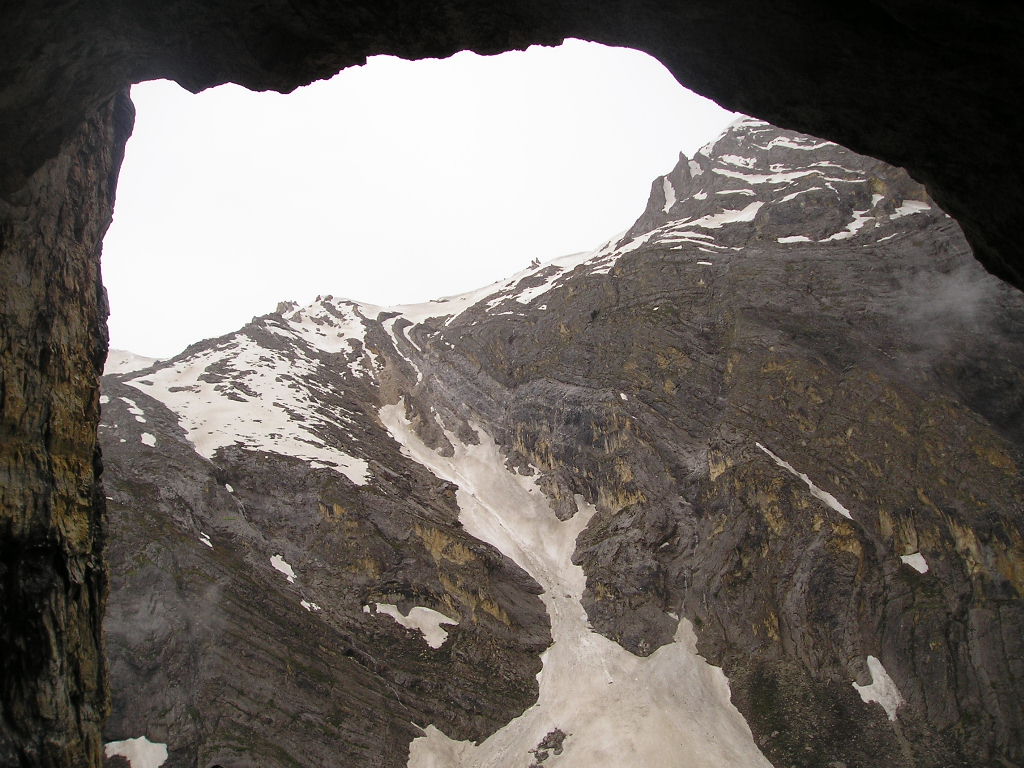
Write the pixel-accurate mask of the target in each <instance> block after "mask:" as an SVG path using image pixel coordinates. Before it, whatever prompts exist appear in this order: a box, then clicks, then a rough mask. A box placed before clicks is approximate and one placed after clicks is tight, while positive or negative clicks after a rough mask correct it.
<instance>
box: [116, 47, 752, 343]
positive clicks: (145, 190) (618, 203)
mask: <svg viewBox="0 0 1024 768" xmlns="http://www.w3.org/2000/svg"><path fill="white" fill-rule="evenodd" d="M133 100H134V101H135V103H136V109H137V117H136V125H135V130H134V134H133V137H132V138H131V139H130V140H129V142H128V146H127V150H126V157H125V162H124V165H123V166H122V170H121V177H120V181H119V185H118V196H117V202H116V206H115V213H114V222H113V225H112V226H111V228H110V230H109V231H108V233H107V236H106V238H105V241H104V254H103V270H104V282H105V284H106V286H107V290H108V294H109V300H110V304H111V317H110V320H109V328H110V334H111V344H110V346H111V348H112V349H115V350H131V351H132V352H134V353H136V354H139V355H142V356H146V357H159V358H164V357H169V356H171V355H173V354H175V353H177V352H178V351H180V350H181V349H183V348H184V347H185V346H187V345H188V344H190V343H193V342H195V341H198V340H200V339H203V338H209V337H211V336H216V335H219V334H223V333H227V332H230V331H233V330H234V329H236V328H238V327H240V326H241V325H243V324H244V323H245V322H246V321H247V320H248V319H249V318H250V317H253V316H258V315H262V314H265V313H267V312H271V311H273V310H274V308H275V306H277V304H278V303H279V302H282V301H285V300H295V301H297V302H298V303H299V304H300V305H304V304H308V303H309V302H310V301H312V300H313V298H314V297H315V296H316V295H318V294H325V295H326V294H332V295H335V296H342V297H345V298H350V299H354V300H357V301H361V302H368V303H371V304H376V305H379V306H391V305H397V304H409V303H416V302H423V301H427V300H430V299H434V298H438V297H441V296H447V295H452V294H457V293H461V292H463V291H468V290H474V289H477V288H479V287H481V286H484V285H487V284H489V283H491V282H494V281H496V280H499V279H503V278H505V277H506V276H508V275H510V274H512V273H514V272H517V271H518V270H520V269H522V268H523V267H525V266H526V265H527V264H528V263H529V262H530V261H531V260H533V259H539V260H540V261H542V262H543V261H548V260H550V259H553V258H556V257H559V256H564V255H566V254H569V253H575V252H580V251H587V250H591V249H593V248H596V247H598V246H599V245H601V244H602V243H603V242H604V241H606V240H607V239H608V238H611V237H613V236H615V235H616V234H617V233H618V232H620V231H622V230H624V229H625V228H627V227H628V226H630V225H631V224H632V223H633V221H634V220H635V219H636V217H637V216H638V215H639V214H640V213H641V211H642V208H643V205H644V202H645V200H646V198H647V195H648V191H649V187H650V183H651V180H652V179H654V178H655V177H656V176H658V175H660V174H663V173H665V172H667V171H668V170H669V169H670V168H671V167H672V166H673V165H674V163H675V162H676V159H677V156H678V153H679V152H681V151H682V152H685V153H686V154H687V155H690V156H692V155H693V153H694V152H695V151H696V150H697V149H698V148H699V147H700V146H702V145H703V144H704V143H706V142H707V141H709V140H711V139H713V138H714V137H715V136H717V135H718V134H719V133H720V132H721V130H722V129H723V128H724V127H725V126H726V125H727V124H728V123H729V122H730V121H732V120H733V119H734V118H735V114H734V113H732V112H729V111H727V110H725V109H722V108H721V107H719V106H718V105H716V104H715V103H714V102H712V101H710V100H708V99H706V98H704V97H702V96H698V95H696V94H694V93H693V92H691V91H688V90H687V89H685V88H683V87H682V86H681V85H679V83H678V82H677V81H676V80H675V78H674V77H673V76H672V75H671V74H670V73H669V72H668V71H667V70H666V69H665V67H664V66H663V65H662V64H660V63H659V62H658V61H657V60H655V59H653V58H652V57H650V56H648V55H647V54H644V53H641V52H639V51H636V50H632V49H627V48H613V47H608V46H603V45H599V44H596V43H586V42H583V41H579V40H569V41H567V42H565V43H564V44H562V45H561V46H558V47H555V48H550V47H539V46H533V47H531V48H529V49H528V50H526V51H516V52H508V53H504V54H500V55H497V56H488V57H484V56H479V55H476V54H472V53H469V52H463V53H460V54H457V55H455V56H453V57H450V58H448V59H428V60H419V61H405V60H401V59H396V58H393V57H372V58H371V59H370V60H369V61H368V63H367V64H366V65H365V66H362V67H354V68H349V69H347V70H343V71H342V72H341V73H339V74H338V75H337V76H335V77H334V78H331V79H330V80H326V81H319V82H317V83H314V84H312V85H310V86H307V87H304V88H300V89H298V90H296V91H294V92H293V93H291V94H288V95H282V94H277V93H272V92H265V93H257V92H252V91H248V90H245V89H243V88H241V87H239V86H234V85H226V86H220V87H218V88H214V89H211V90H208V91H205V92H203V93H200V94H198V95H192V94H190V93H188V92H187V91H185V90H184V89H182V88H180V87H179V86H177V85H175V84H174V83H171V82H169V81H156V82H149V83H143V84H140V85H137V86H135V87H134V88H133ZM182 307H188V311H187V312H183V311H181V308H182ZM169 318H173V319H174V322H171V323H169V322H167V320H168V319H169Z"/></svg>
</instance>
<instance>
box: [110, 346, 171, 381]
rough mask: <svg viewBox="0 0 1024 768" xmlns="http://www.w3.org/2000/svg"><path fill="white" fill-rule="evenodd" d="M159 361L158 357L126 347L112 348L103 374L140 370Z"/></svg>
mask: <svg viewBox="0 0 1024 768" xmlns="http://www.w3.org/2000/svg"><path fill="white" fill-rule="evenodd" d="M158 362H160V359H159V358H157V357H144V356H142V355H136V354H135V353H134V352H128V351H127V350H124V349H112V350H110V351H109V352H107V361H106V362H105V363H104V364H103V375H104V376H107V375H110V374H114V373H131V372H132V371H140V370H142V369H143V368H149V366H151V365H152V364H153V363H158Z"/></svg>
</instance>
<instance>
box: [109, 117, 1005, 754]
mask: <svg viewBox="0 0 1024 768" xmlns="http://www.w3.org/2000/svg"><path fill="white" fill-rule="evenodd" d="M529 259H530V254H524V262H526V261H529ZM1022 331H1024V301H1022V300H1021V298H1020V295H1019V294H1018V293H1015V292H1013V291H1012V290H1011V289H1008V288H1006V287H1005V286H1003V285H1002V284H1000V283H998V282H997V281H995V280H994V279H992V278H990V277H988V276H987V275H986V274H985V273H984V272H982V271H981V270H980V268H978V267H977V266H976V264H975V263H974V262H973V261H972V259H971V258H970V254H969V250H968V248H967V246H966V243H965V241H964V240H963V237H962V235H961V234H960V231H959V229H958V228H957V227H956V225H955V224H954V223H953V222H952V220H950V219H949V218H948V217H947V216H945V215H944V214H943V213H941V212H940V211H939V210H938V209H937V208H936V207H935V206H934V204H933V203H932V202H931V200H930V199H929V198H928V197H927V195H926V194H925V192H924V190H923V189H922V188H921V187H920V186H918V185H917V184H915V183H913V182H912V181H911V180H910V179H909V178H908V177H907V176H906V175H905V174H904V173H903V172H902V171H899V170H897V169H894V168H892V167H889V166H886V165H884V164H883V163H880V162H878V161H874V160H870V159H868V158H864V157H861V156H858V155H856V154H854V153H852V152H850V151H848V150H845V149H842V148H840V147H838V146H836V145H834V144H831V143H828V142H824V141H820V140H817V139H813V138H811V137H808V136H805V135H801V134H796V133H791V132H786V131H781V130H779V129H776V128H773V127H771V126H769V125H767V124H765V123H761V122H758V121H754V120H748V119H745V120H742V121H739V122H738V123H737V124H735V125H734V126H733V127H732V128H731V129H730V130H728V131H727V132H726V133H725V134H724V135H723V136H722V137H721V138H719V139H718V140H717V141H716V142H713V143H712V144H711V145H709V146H708V147H707V148H705V149H704V150H702V151H701V152H700V153H698V154H697V156H696V157H695V158H693V159H692V160H691V159H687V158H680V162H679V164H678V165H677V166H676V168H674V169H673V170H672V171H671V172H670V173H669V174H667V175H666V176H665V177H663V178H660V179H658V180H656V181H655V183H654V185H653V187H652V193H651V197H650V200H649V202H648V205H647V209H646V211H645V212H644V213H643V215H642V216H641V218H640V219H639V220H638V221H637V223H636V225H634V227H632V228H631V229H630V230H629V232H627V233H625V234H624V235H623V236H622V237H621V238H619V239H617V240H614V241H612V242H610V243H608V244H607V245H606V246H604V247H602V248H601V249H599V250H597V251H595V252H593V253H587V254H577V255H573V256H569V257H565V258H563V259H559V260H556V261H555V262H552V263H550V264H547V265H541V266H539V267H535V268H530V269H527V270H525V271H524V272H522V273H519V274H518V275H515V276H513V277H512V278H510V279H509V280H507V281H504V282H502V283H498V284H495V285H493V286H489V287H487V288H485V289H482V290H480V291H478V292H475V293H472V294H467V295H464V296H458V297H450V298H447V299H441V300H438V301H435V302H430V303H427V304H424V305H418V306H414V307H394V308H381V307H373V306H369V305H366V304H360V303H357V302H353V301H347V300H341V299H335V298H333V297H330V296H328V297H326V298H321V299H319V300H318V301H317V302H315V303H314V304H313V305H311V306H309V307H303V308H299V307H297V306H295V305H291V304H284V305H281V306H280V307H279V308H278V310H277V311H276V312H274V313H271V314H269V315H265V316H263V317H259V318H254V320H253V321H252V322H251V323H250V324H249V325H247V326H246V327H244V328H243V329H241V330H239V331H238V332H237V333H234V334H230V335H228V336H225V337H222V338H219V339H213V340H209V341H205V342H201V343H199V344H196V345H194V346H193V347H190V348H189V349H187V350H186V351H185V352H183V353H182V354H181V355H179V356H177V357H176V358H174V359H172V360H169V361H166V362H159V363H156V364H154V365H152V366H150V367H148V368H145V369H142V370H135V371H128V372H122V373H114V374H111V375H108V376H106V377H105V378H104V383H103V391H104V405H103V414H102V424H101V429H100V439H101V443H102V445H103V450H104V456H105V459H106V464H107V475H106V486H107V495H108V499H107V505H108V509H109V516H110V541H109V547H108V551H109V557H110V565H111V585H112V595H111V599H110V610H109V613H108V617H107V620H106V633H107V646H108V651H109V656H110V666H111V671H112V689H113V700H114V712H113V715H112V717H111V719H110V721H109V722H108V725H107V731H106V740H107V741H108V742H109V744H108V747H107V753H108V755H109V756H110V761H111V764H113V763H115V762H117V761H120V760H122V759H123V758H122V757H119V756H118V755H121V756H134V760H136V761H138V760H140V759H141V758H140V755H141V754H143V753H145V754H149V755H152V756H153V760H152V762H153V764H158V763H160V761H163V762H162V764H163V765H166V766H186V765H188V766H191V765H200V766H214V765H221V766H249V765H259V766H290V765H304V766H313V765H335V764H346V765H366V766H400V765H407V764H408V765H412V766H432V765H449V766H451V765H455V766H490V765H509V766H515V765H521V766H523V768H526V767H527V766H529V765H531V764H534V763H536V764H540V763H543V764H545V765H552V766H564V767H565V768H568V766H576V765H584V764H610V763H612V762H617V763H623V764H635V765H675V764H678V761H679V760H680V759H681V756H683V757H685V759H686V760H687V764H693V765H702V766H709V767H711V766H715V767H717V766H726V765H739V764H742V765H765V766H767V765H775V766H825V765H845V766H849V767H850V768H853V767H854V766H865V768H866V767H867V766H877V765H879V764H883V763H884V764H887V765H893V766H935V767H936V768H938V766H968V765H970V766H976V765H989V764H991V765H1003V766H1005V765H1014V764H1019V763H1021V762H1022V761H1024V752H1022V749H1024V747H1022V744H1024V739H1022V733H1021V727H1022V723H1021V715H1020V709H1019V704H1018V692H1019V687H1020V680H1021V674H1022V671H1024V670H1022V669H1021V668H1020V663H1021V662H1020V659H1021V658H1024V648H1022V647H1021V642H1022V641H1021V637H1022V633H1021V630H1022V610H1021V601H1020V597H1021V589H1022V579H1024V568H1022V562H1024V558H1022V555H1024V551H1022V539H1021V533H1022V531H1021V519H1020V510H1021V509H1024V484H1022V482H1021V474H1020V466H1021V461H1022V459H1024V452H1022V451H1024V420H1022V415H1021V414H1022V412H1024V411H1022V408H1021V405H1022V402H1021V400H1022V395H1021V393H1022V392H1024V368H1022V364H1021V361H1024V341H1022V339H1024V335H1022ZM712 665H716V666H712ZM717 667H721V670H719V669H717ZM538 673H539V674H538ZM133 764H135V763H134V762H133ZM139 764H141V763H139ZM136 768H137V765H136Z"/></svg>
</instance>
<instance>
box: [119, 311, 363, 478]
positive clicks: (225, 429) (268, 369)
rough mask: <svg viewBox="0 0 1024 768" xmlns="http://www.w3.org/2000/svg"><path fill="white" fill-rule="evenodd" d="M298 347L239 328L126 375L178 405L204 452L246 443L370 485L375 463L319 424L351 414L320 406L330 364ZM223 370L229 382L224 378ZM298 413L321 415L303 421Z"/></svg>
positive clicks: (171, 404)
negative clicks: (284, 347) (268, 342)
mask: <svg viewBox="0 0 1024 768" xmlns="http://www.w3.org/2000/svg"><path fill="white" fill-rule="evenodd" d="M300 311H305V310H300ZM296 322H298V321H296ZM310 322H311V321H310ZM292 352H293V353H292V354H290V353H287V352H283V351H280V350H275V349H269V348H267V347H263V346H261V345H260V344H259V343H258V342H257V341H255V340H254V339H252V338H250V337H249V336H247V335H246V334H245V333H243V332H240V333H236V334H234V335H233V336H231V337H229V338H228V340H226V341H224V342H222V343H220V344H218V345H217V346H216V347H213V348H210V349H206V350H203V351H201V352H197V353H195V354H194V355H191V356H190V357H187V358H184V359H179V360H175V361H173V362H172V363H170V364H168V365H166V366H164V367H162V368H160V369H158V370H156V371H155V372H153V373H148V374H146V376H145V377H142V378H136V379H132V380H130V381H128V382H126V383H128V384H130V385H131V386H133V387H135V388H136V389H139V390H141V391H144V392H146V393H147V394H148V395H150V396H151V397H155V398H156V399H157V400H160V401H161V402H162V403H163V404H164V405H166V406H167V407H168V408H170V409H171V410H172V411H174V412H175V414H177V416H178V423H179V424H180V425H181V426H182V428H183V429H184V430H185V432H186V435H187V437H188V440H189V441H190V442H191V443H192V444H193V445H194V446H195V449H196V452H197V453H198V454H199V455H200V456H203V457H204V458H207V459H212V458H213V456H214V454H215V453H216V451H217V450H218V449H219V448H225V447H229V446H234V445H241V446H243V447H246V448H251V449H255V450H262V451H267V452H269V453H279V454H284V455H286V456H294V457H296V458H299V459H304V460H306V461H308V462H310V464H311V466H314V467H330V468H332V469H334V470H335V471H337V472H340V473H341V474H343V475H345V476H346V477H347V478H348V479H349V480H351V481H352V482H353V483H355V484H356V485H365V484H366V483H367V482H368V480H369V464H367V462H366V461H365V460H364V459H361V458H357V457H354V456H351V455H349V454H348V453H345V452H344V451H342V450H340V449H338V448H335V447H332V446H331V445H329V444H328V443H326V442H325V441H324V438H323V433H322V431H321V430H319V429H317V427H318V426H320V425H321V424H333V425H334V426H336V427H339V428H341V429H342V430H343V431H345V430H346V429H347V428H346V427H345V424H344V422H345V420H346V418H347V417H346V416H345V414H344V413H343V412H339V409H337V408H326V407H322V406H321V407H317V403H318V402H319V401H321V400H322V396H321V395H320V394H319V393H318V392H317V391H316V385H315V384H311V382H315V381H316V380H317V379H318V378H320V374H321V373H326V372H327V370H326V367H325V366H326V364H324V363H322V362H321V361H320V360H319V359H317V358H316V357H315V356H314V357H310V356H307V355H304V354H302V351H301V350H299V349H294V350H293V351H292ZM225 376H228V377H230V381H231V386H230V387H228V386H227V385H225V384H224V383H223V378H224V377H225ZM293 413H304V414H312V415H314V416H316V417H317V418H313V419H308V418H307V419H306V420H302V421H300V420H297V419H293V418H292V414H293Z"/></svg>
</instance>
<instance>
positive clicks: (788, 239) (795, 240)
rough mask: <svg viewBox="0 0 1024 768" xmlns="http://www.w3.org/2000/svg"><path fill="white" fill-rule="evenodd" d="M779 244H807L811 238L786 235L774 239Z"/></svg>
mask: <svg viewBox="0 0 1024 768" xmlns="http://www.w3.org/2000/svg"><path fill="white" fill-rule="evenodd" d="M776 239H777V240H778V241H779V242H780V243H809V242H811V238H809V237H807V236H806V235H788V236H786V237H779V238H776Z"/></svg>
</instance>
